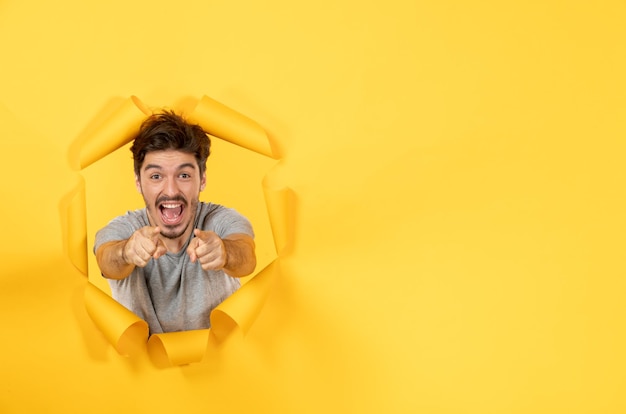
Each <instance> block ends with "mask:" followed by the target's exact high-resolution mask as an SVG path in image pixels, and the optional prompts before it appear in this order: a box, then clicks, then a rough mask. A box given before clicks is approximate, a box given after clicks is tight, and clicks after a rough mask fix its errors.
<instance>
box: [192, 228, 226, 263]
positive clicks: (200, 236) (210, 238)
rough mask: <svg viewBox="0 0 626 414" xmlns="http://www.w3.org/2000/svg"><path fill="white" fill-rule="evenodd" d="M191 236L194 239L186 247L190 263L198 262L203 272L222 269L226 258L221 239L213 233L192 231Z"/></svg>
mask: <svg viewBox="0 0 626 414" xmlns="http://www.w3.org/2000/svg"><path fill="white" fill-rule="evenodd" d="M193 234H194V235H195V236H196V237H194V238H193V239H192V240H191V242H189V247H187V254H188V255H189V258H190V259H191V261H192V262H196V261H198V263H200V265H201V266H202V269H204V270H221V269H223V268H224V267H225V266H226V260H227V257H228V256H227V254H226V247H225V246H224V242H223V241H222V239H221V238H220V237H219V236H218V235H217V234H216V233H215V232H213V231H202V230H199V229H194V231H193Z"/></svg>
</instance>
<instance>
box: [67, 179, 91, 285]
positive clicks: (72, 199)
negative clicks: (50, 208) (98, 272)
mask: <svg viewBox="0 0 626 414" xmlns="http://www.w3.org/2000/svg"><path fill="white" fill-rule="evenodd" d="M79 179H80V182H79V184H78V185H77V186H76V188H74V189H73V190H72V191H71V192H70V193H69V194H68V195H67V196H66V197H64V198H63V200H62V201H61V211H64V212H65V214H64V217H63V223H64V226H63V227H64V231H63V237H64V239H65V240H64V242H65V246H66V249H67V255H68V257H69V259H70V261H71V262H72V264H73V265H74V266H76V268H77V269H78V270H79V271H80V272H81V273H82V274H84V275H85V276H87V271H88V266H87V263H88V259H87V214H86V211H85V181H84V180H83V179H82V177H79Z"/></svg>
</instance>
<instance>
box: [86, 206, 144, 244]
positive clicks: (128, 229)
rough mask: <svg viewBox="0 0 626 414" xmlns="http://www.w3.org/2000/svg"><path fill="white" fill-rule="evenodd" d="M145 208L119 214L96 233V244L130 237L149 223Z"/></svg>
mask: <svg viewBox="0 0 626 414" xmlns="http://www.w3.org/2000/svg"><path fill="white" fill-rule="evenodd" d="M148 223H149V222H148V216H147V214H146V211H145V209H140V210H134V211H128V212H126V214H124V215H121V216H117V217H115V218H114V219H112V220H111V221H109V223H108V224H107V225H106V226H104V227H103V228H102V229H100V230H98V232H97V233H96V245H100V244H102V243H106V242H108V241H114V240H123V239H127V238H129V237H130V236H131V235H132V234H133V233H134V232H135V230H138V229H140V228H142V227H144V226H147V225H148Z"/></svg>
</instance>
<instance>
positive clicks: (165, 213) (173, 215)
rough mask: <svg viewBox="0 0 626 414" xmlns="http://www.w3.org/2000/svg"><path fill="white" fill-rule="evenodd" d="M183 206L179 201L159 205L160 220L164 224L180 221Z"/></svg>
mask: <svg viewBox="0 0 626 414" xmlns="http://www.w3.org/2000/svg"><path fill="white" fill-rule="evenodd" d="M184 210H185V206H184V205H183V203H180V202H169V203H163V204H161V205H159V211H160V212H161V220H162V221H163V223H164V224H166V225H170V226H173V225H176V224H178V223H180V221H181V220H182V217H183V211H184Z"/></svg>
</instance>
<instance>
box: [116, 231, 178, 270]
mask: <svg viewBox="0 0 626 414" xmlns="http://www.w3.org/2000/svg"><path fill="white" fill-rule="evenodd" d="M159 234H161V229H160V228H159V227H158V226H157V227H150V226H146V227H142V228H140V229H139V230H137V231H135V232H134V233H133V235H132V236H130V238H129V239H128V240H127V241H126V243H125V244H124V247H123V250H122V259H123V260H124V261H125V262H126V263H127V264H132V265H135V266H139V267H145V266H146V265H147V264H148V262H149V261H150V259H158V258H159V257H161V256H163V255H164V254H165V253H167V247H165V244H164V243H163V241H162V240H161V239H160V238H159Z"/></svg>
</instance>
